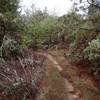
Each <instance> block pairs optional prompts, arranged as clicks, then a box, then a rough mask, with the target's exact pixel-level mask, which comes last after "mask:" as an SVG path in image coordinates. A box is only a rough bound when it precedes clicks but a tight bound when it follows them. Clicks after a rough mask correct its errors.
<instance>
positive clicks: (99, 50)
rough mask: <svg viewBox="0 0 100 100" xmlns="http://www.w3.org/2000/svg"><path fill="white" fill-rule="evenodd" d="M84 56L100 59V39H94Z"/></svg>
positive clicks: (94, 59)
mask: <svg viewBox="0 0 100 100" xmlns="http://www.w3.org/2000/svg"><path fill="white" fill-rule="evenodd" d="M84 57H85V58H86V59H88V60H89V61H100V39H95V40H92V41H91V42H90V43H89V46H88V47H86V49H85V50H84Z"/></svg>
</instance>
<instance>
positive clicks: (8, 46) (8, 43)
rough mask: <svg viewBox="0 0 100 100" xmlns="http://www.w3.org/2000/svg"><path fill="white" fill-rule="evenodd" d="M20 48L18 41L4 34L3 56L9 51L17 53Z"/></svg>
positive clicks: (1, 50)
mask: <svg viewBox="0 0 100 100" xmlns="http://www.w3.org/2000/svg"><path fill="white" fill-rule="evenodd" d="M19 49H20V46H19V44H18V43H17V41H15V40H13V39H11V38H9V37H7V36H4V38H3V43H2V45H1V48H0V53H1V57H4V56H7V55H8V54H9V53H12V54H16V53H18V51H19Z"/></svg>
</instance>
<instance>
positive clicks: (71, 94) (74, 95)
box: [37, 52, 84, 100]
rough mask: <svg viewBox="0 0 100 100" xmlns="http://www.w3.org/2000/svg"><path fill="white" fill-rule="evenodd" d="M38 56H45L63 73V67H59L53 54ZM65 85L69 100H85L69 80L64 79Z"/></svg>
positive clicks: (40, 53) (41, 53)
mask: <svg viewBox="0 0 100 100" xmlns="http://www.w3.org/2000/svg"><path fill="white" fill-rule="evenodd" d="M37 54H39V55H42V56H44V57H45V58H46V59H48V60H49V61H51V62H52V63H53V64H54V66H55V67H56V68H57V69H58V71H59V72H62V71H63V68H62V66H60V65H59V63H58V62H57V61H56V60H55V59H54V57H53V56H52V55H51V54H48V53H43V52H37ZM62 78H63V80H64V83H65V88H66V93H67V94H68V100H84V99H83V98H82V95H81V93H80V91H79V90H78V91H76V90H75V88H74V86H73V85H72V83H71V82H69V80H68V79H67V78H64V77H62Z"/></svg>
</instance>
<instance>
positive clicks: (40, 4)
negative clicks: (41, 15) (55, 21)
mask: <svg viewBox="0 0 100 100" xmlns="http://www.w3.org/2000/svg"><path fill="white" fill-rule="evenodd" d="M21 4H22V6H23V7H24V9H25V8H30V7H31V5H32V4H35V6H36V7H37V8H40V9H41V10H43V9H44V8H45V7H47V9H48V10H49V12H50V13H51V12H52V11H54V10H55V12H56V13H57V15H63V14H66V13H67V12H68V11H69V10H70V9H71V7H72V2H71V1H70V0H22V3H21Z"/></svg>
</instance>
